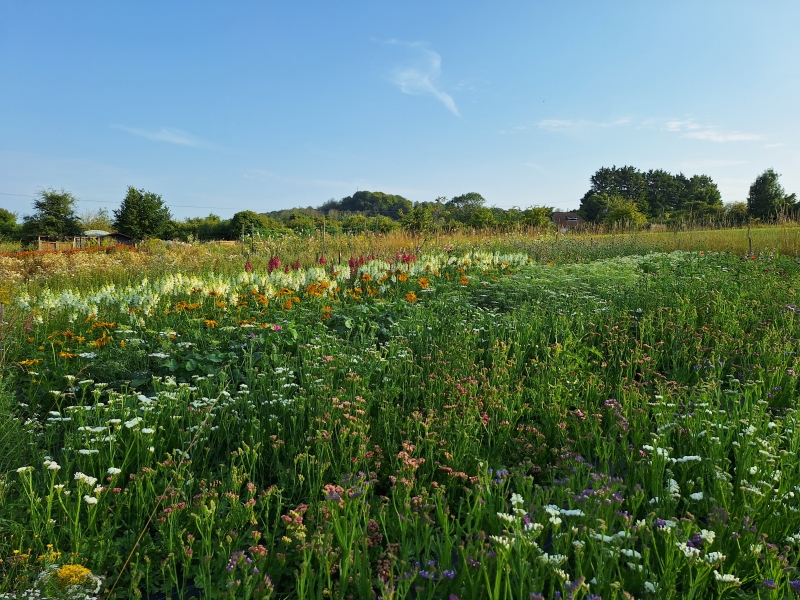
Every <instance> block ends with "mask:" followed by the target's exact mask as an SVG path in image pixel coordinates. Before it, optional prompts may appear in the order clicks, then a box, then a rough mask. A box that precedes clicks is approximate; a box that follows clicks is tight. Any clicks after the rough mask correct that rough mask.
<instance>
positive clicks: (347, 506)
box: [0, 235, 800, 600]
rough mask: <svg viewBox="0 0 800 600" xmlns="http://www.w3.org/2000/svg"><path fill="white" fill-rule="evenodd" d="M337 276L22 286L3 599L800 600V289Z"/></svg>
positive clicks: (433, 272) (14, 324) (552, 278)
mask: <svg viewBox="0 0 800 600" xmlns="http://www.w3.org/2000/svg"><path fill="white" fill-rule="evenodd" d="M664 237H665V239H671V238H668V237H667V236H666V235H665V236H664ZM347 243H348V244H351V242H347ZM537 243H538V242H537ZM331 244H332V242H331ZM376 244H377V243H376ZM331 247H332V246H329V248H328V254H327V255H326V254H324V253H322V252H320V251H317V252H315V253H314V254H313V256H311V255H310V253H307V254H306V255H302V256H301V257H299V258H296V257H295V256H289V254H288V253H287V252H286V251H283V252H282V251H281V250H282V249H281V248H278V247H277V246H276V245H273V246H271V247H267V246H263V247H261V248H260V249H258V248H255V249H253V248H249V249H247V252H248V253H247V254H242V253H239V254H237V253H236V252H231V250H225V252H228V253H229V254H230V255H223V254H220V253H217V254H208V256H209V257H211V258H208V260H199V259H196V260H195V259H193V258H191V256H192V250H191V248H189V249H188V250H187V249H176V250H174V252H175V253H176V254H175V255H171V254H170V252H172V251H169V250H166V251H163V252H161V254H160V255H159V256H160V257H161V258H159V259H158V261H160V262H158V263H157V264H159V265H162V267H161V268H156V267H155V266H154V265H155V264H156V262H157V261H156V258H154V256H155V254H151V255H148V253H147V251H140V252H127V251H126V252H123V251H119V252H116V253H111V254H103V253H96V254H94V255H92V257H89V258H85V259H78V258H76V257H72V258H70V259H67V258H60V257H59V258H47V259H41V260H39V259H37V261H38V263H36V264H33V263H30V264H32V265H33V266H30V268H28V267H25V269H24V270H23V269H21V268H19V269H18V268H17V267H16V266H14V267H13V268H12V266H9V265H11V263H10V262H9V261H11V260H12V258H5V259H4V260H5V261H6V262H5V263H2V264H4V265H6V267H5V268H7V269H8V271H7V272H8V273H12V272H13V273H16V275H15V276H14V277H11V276H9V278H8V279H7V281H9V282H11V284H12V285H10V286H9V288H10V289H9V290H7V292H6V293H7V294H8V297H7V298H6V300H7V302H8V304H7V306H6V310H5V320H6V323H5V324H4V325H3V329H2V334H0V344H2V357H3V365H2V366H3V369H2V379H0V559H1V562H0V598H3V599H11V598H19V599H22V598H24V599H33V598H70V599H78V598H81V599H84V598H96V597H102V598H118V599H122V598H149V599H156V598H157V599H167V598H180V599H183V598H193V597H202V598H218V597H219V598H222V597H224V598H234V599H251V598H275V599H283V598H286V599H289V598H292V599H295V598H296V599H331V600H334V599H335V600H345V599H351V598H352V599H372V598H380V599H383V600H390V599H391V600H402V599H420V600H422V599H428V600H433V599H443V600H472V599H483V598H486V599H491V600H511V599H541V598H548V599H549V598H563V599H567V598H569V599H571V600H581V599H586V600H589V599H595V600H598V599H600V598H604V599H606V600H612V599H616V598H619V599H622V598H654V599H655V598H659V599H661V598H663V599H668V598H696V599H705V598H708V599H711V598H715V599H716V598H732V599H733V598H764V599H784V598H793V597H800V572H799V571H798V567H797V565H798V563H800V502H799V500H800V460H798V452H800V422H798V418H799V417H798V412H797V397H798V374H800V358H799V357H798V339H800V298H798V296H797V295H798V294H799V293H800V261H798V260H796V258H795V257H793V256H790V255H788V254H785V253H780V252H774V251H769V250H765V251H759V252H757V253H755V254H743V253H741V252H717V251H710V250H709V249H707V248H705V249H704V248H696V247H695V248H688V247H684V248H683V249H681V250H672V251H662V249H658V251H656V250H655V249H654V248H653V247H652V246H650V247H648V245H647V244H645V243H641V242H639V241H631V242H629V243H628V242H625V243H623V242H621V241H620V240H619V239H616V240H614V239H609V240H605V241H604V240H600V241H597V240H595V241H592V242H591V243H588V242H587V243H585V244H583V243H582V244H573V243H571V242H570V241H569V240H567V241H562V242H560V243H559V244H556V243H550V244H549V245H548V246H547V249H545V248H544V247H543V246H541V245H536V243H534V242H526V241H525V240H524V239H521V238H520V239H513V240H505V241H503V240H494V241H492V242H491V243H487V244H482V245H481V244H472V245H468V244H463V243H461V244H452V245H451V244H447V243H446V240H435V241H432V242H429V243H427V244H425V245H424V246H422V245H418V247H416V248H415V247H413V246H411V245H409V246H407V247H406V248H404V249H392V250H391V251H389V249H388V248H383V247H376V245H373V246H372V247H370V246H366V245H365V246H364V247H362V248H358V247H357V246H354V245H352V244H351V245H349V246H345V245H340V247H339V248H337V249H336V250H335V251H334V253H331V250H330V248H331ZM196 252H197V255H199V256H203V254H202V253H203V252H206V251H205V250H197V251H196ZM343 252H344V256H342V253H343ZM180 253H184V254H183V256H184V257H185V262H180V261H177V260H173V259H172V258H170V256H177V255H178V254H180ZM14 260H15V259H14ZM48 260H50V261H61V262H59V264H61V265H62V266H61V267H58V268H57V269H52V270H51V272H49V273H45V271H47V266H46V262H47V261H48ZM79 260H80V261H84V262H83V263H80V264H92V265H95V267H94V268H93V269H89V270H84V271H81V272H80V273H79V274H77V275H76V274H75V273H76V271H74V270H72V267H71V266H70V265H73V264H79ZM70 261H72V262H70ZM102 261H107V265H106V266H107V268H106V267H105V266H103V265H104V263H103V262H102ZM170 261H172V262H170ZM192 261H195V262H192ZM14 264H17V263H14ZM19 264H22V263H19ZM26 264H28V263H26ZM37 265H38V266H37ZM15 269H16V270H15ZM37 269H38V270H37ZM103 273H106V274H107V275H104V274H103ZM11 288H13V289H11Z"/></svg>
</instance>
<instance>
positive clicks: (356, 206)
mask: <svg viewBox="0 0 800 600" xmlns="http://www.w3.org/2000/svg"><path fill="white" fill-rule="evenodd" d="M412 208H413V205H412V204H411V201H410V200H407V199H405V198H403V197H402V196H398V195H396V194H384V193H383V192H368V191H366V190H360V191H358V192H356V193H355V194H353V195H352V196H347V197H346V198H342V199H341V200H333V199H331V200H328V201H327V202H326V203H325V204H323V205H322V206H320V207H319V210H320V212H323V213H325V215H329V214H330V213H331V212H332V211H334V212H339V213H342V212H345V213H347V212H358V213H364V214H365V215H367V216H370V217H372V216H376V215H383V216H384V217H390V218H392V219H401V218H402V217H403V216H404V215H407V214H409V213H410V212H411V209H412Z"/></svg>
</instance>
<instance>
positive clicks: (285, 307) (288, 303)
mask: <svg viewBox="0 0 800 600" xmlns="http://www.w3.org/2000/svg"><path fill="white" fill-rule="evenodd" d="M291 309H292V299H291V298H289V299H288V300H287V301H286V302H285V303H284V304H283V310H291Z"/></svg>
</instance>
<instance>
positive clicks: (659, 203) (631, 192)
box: [578, 166, 797, 226]
mask: <svg viewBox="0 0 800 600" xmlns="http://www.w3.org/2000/svg"><path fill="white" fill-rule="evenodd" d="M779 177H780V176H779V175H778V174H777V173H776V172H775V171H774V170H773V169H767V170H766V171H764V172H763V173H762V174H761V175H759V176H758V177H757V178H756V179H755V181H754V182H753V184H752V185H751V186H750V191H749V194H748V196H747V201H746V202H732V203H730V204H726V205H723V203H722V196H721V194H720V192H719V189H718V188H717V184H716V183H714V181H713V180H712V179H711V177H709V176H708V175H692V176H691V177H687V176H685V175H684V174H683V173H678V174H677V175H673V174H672V173H668V172H667V171H664V170H661V169H657V170H652V169H651V170H650V171H647V172H643V171H639V170H638V169H636V168H635V167H631V166H624V167H616V166H613V167H610V168H608V167H603V168H601V169H598V171H597V172H596V173H595V174H594V175H592V177H591V179H590V182H591V187H590V188H589V191H587V192H586V194H584V196H583V198H581V203H580V208H579V209H578V213H579V214H580V215H581V216H582V217H583V218H584V219H586V220H587V221H589V222H590V223H603V224H605V225H616V224H628V225H632V226H642V225H645V224H646V223H648V222H649V223H665V224H671V223H680V222H686V221H692V222H698V223H710V222H714V221H717V222H719V221H725V222H727V223H729V224H733V225H737V224H742V223H744V222H745V221H747V220H748V219H758V220H761V221H770V220H775V219H778V218H781V217H786V218H788V217H790V216H791V217H794V216H795V209H796V204H797V195H796V194H787V193H786V192H785V190H784V189H783V187H782V186H781V185H780V183H779V181H778V180H779Z"/></svg>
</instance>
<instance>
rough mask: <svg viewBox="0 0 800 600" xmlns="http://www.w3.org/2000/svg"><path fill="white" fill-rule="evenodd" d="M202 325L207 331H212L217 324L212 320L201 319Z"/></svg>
mask: <svg viewBox="0 0 800 600" xmlns="http://www.w3.org/2000/svg"><path fill="white" fill-rule="evenodd" d="M203 323H205V324H206V327H208V328H209V329H214V327H216V326H217V322H216V321H214V320H213V319H203Z"/></svg>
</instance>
